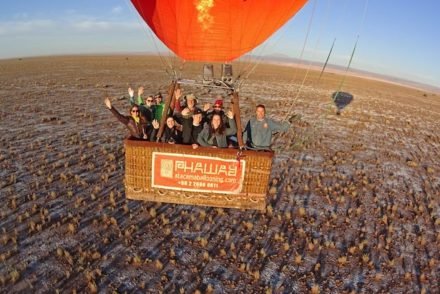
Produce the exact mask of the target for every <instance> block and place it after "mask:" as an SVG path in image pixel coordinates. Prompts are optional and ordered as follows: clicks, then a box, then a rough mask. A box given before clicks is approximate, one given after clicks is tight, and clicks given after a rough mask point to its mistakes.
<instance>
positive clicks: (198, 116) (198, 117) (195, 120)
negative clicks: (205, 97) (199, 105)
mask: <svg viewBox="0 0 440 294" xmlns="http://www.w3.org/2000/svg"><path fill="white" fill-rule="evenodd" d="M192 117H193V125H196V126H197V125H199V124H200V122H201V121H202V114H201V113H198V114H193V116H192Z"/></svg>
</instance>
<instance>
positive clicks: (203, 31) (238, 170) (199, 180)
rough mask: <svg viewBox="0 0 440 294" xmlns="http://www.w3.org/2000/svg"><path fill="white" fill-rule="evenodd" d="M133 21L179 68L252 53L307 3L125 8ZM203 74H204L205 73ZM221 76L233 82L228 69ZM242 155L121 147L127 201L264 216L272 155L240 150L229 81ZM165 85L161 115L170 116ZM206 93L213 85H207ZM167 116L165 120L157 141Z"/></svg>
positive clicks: (139, 1) (136, 144) (145, 0)
mask: <svg viewBox="0 0 440 294" xmlns="http://www.w3.org/2000/svg"><path fill="white" fill-rule="evenodd" d="M131 2H132V4H133V5H134V7H135V8H136V10H137V11H138V13H139V15H140V16H141V17H142V19H143V20H144V21H145V23H146V24H147V25H148V26H149V28H150V29H151V30H152V31H153V32H154V34H155V35H156V36H157V38H159V39H160V40H161V41H162V42H163V43H164V44H165V45H166V46H167V47H168V48H169V49H170V50H171V51H172V52H174V53H175V54H176V55H177V56H178V57H180V58H181V59H183V60H185V61H203V62H230V61H232V60H234V59H236V58H239V57H240V56H242V55H243V54H246V53H247V52H249V51H251V50H252V49H254V48H255V47H257V46H258V45H260V44H261V43H263V42H264V41H265V40H266V39H267V38H269V37H270V36H271V35H272V34H273V33H274V32H275V31H276V30H278V29H279V28H280V27H281V26H282V25H283V24H285V23H286V22H287V21H288V20H289V19H291V18H292V17H293V16H294V15H295V14H296V13H297V12H298V11H299V10H300V9H301V8H302V7H303V6H304V5H305V3H306V2H307V0H278V1H273V0H258V1H256V0H252V1H251V0H167V1H164V0H131ZM206 69H208V72H209V67H208V68H205V70H206ZM223 71H224V72H225V73H228V72H229V74H227V75H229V76H230V75H231V74H232V68H231V65H230V64H226V65H224V66H223ZM216 82H218V81H214V83H213V84H214V85H216V86H219V85H220V86H222V87H225V88H226V89H227V90H228V91H229V93H230V94H231V95H232V97H233V100H232V103H233V110H234V114H235V121H236V124H237V137H238V143H239V146H240V149H238V150H237V149H235V150H234V149H221V150H220V149H214V150H213V149H212V148H203V147H200V148H198V149H195V150H194V149H192V148H191V146H185V145H170V144H164V143H158V142H144V141H132V140H126V141H125V150H126V152H125V161H126V164H125V188H126V196H127V198H129V199H138V200H147V201H159V202H170V203H181V204H194V205H206V206H218V207H233V208H250V209H258V210H264V209H265V208H266V194H267V191H268V181H269V176H270V173H271V166H272V158H273V156H274V154H273V152H257V151H251V150H244V149H243V148H241V147H243V146H244V144H243V140H242V137H241V134H242V127H241V120H240V107H239V95H238V91H237V88H236V86H235V85H234V83H233V82H232V81H231V80H227V79H225V78H224V77H222V80H220V84H219V83H216ZM181 83H183V82H182V81H181V80H179V79H178V78H174V79H173V81H172V82H171V85H170V88H169V92H168V96H167V100H166V103H165V109H166V111H168V113H172V111H173V105H174V104H175V101H174V100H175V97H174V93H175V89H177V88H178V87H179V85H180V84H181ZM208 86H212V84H210V85H208ZM166 117H167V115H163V117H162V121H161V123H160V125H161V128H160V130H159V133H158V137H159V138H160V136H161V134H162V132H163V128H164V125H165V119H166Z"/></svg>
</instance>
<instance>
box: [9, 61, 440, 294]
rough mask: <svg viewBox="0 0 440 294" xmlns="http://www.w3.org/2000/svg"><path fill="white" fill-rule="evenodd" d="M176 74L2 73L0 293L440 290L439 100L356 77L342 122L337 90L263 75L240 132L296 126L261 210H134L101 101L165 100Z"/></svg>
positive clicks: (119, 67) (335, 83) (87, 67)
mask: <svg viewBox="0 0 440 294" xmlns="http://www.w3.org/2000/svg"><path fill="white" fill-rule="evenodd" d="M166 61H167V60H164V59H163V58H155V57H144V56H122V55H121V56H76V57H44V58H25V59H16V60H1V61H0V72H1V75H0V104H1V109H0V135H1V136H0V138H1V139H0V203H1V210H0V228H1V229H0V244H1V246H0V292H3V293H16V292H35V293H44V292H52V293H53V292H55V291H60V292H63V293H69V292H90V293H95V292H104V293H107V292H113V291H116V292H118V293H119V292H121V293H123V292H130V293H131V292H136V293H138V292H139V293H160V292H163V293H176V292H177V293H295V292H299V293H304V292H311V293H350V292H364V293H371V292H393V293H439V292H440V287H439V284H438V281H439V280H440V265H439V258H440V256H439V248H440V246H439V243H440V131H439V130H440V95H438V94H433V93H428V92H423V91H420V90H415V89H409V88H405V87H401V86H397V85H391V84H387V83H383V82H379V81H373V80H366V79H360V78H356V77H347V79H346V80H345V82H344V83H343V86H342V87H341V90H343V91H346V92H349V93H351V94H352V95H353V96H354V99H353V101H352V102H351V104H349V105H348V106H347V107H346V108H345V109H344V110H343V111H342V114H341V115H335V107H334V105H333V103H332V100H331V95H332V93H334V92H335V91H337V90H339V87H340V84H341V81H342V80H343V77H342V76H340V75H337V74H330V73H328V74H325V75H324V77H323V78H322V79H321V80H318V75H319V72H306V70H305V69H294V68H291V67H281V66H274V65H264V64H260V65H259V66H258V67H257V68H256V69H255V71H253V72H252V74H251V75H250V76H249V78H248V79H247V80H246V82H245V83H244V84H243V86H242V88H241V90H240V97H241V103H242V107H241V109H242V120H243V122H246V121H247V119H248V118H249V117H250V116H251V115H252V113H253V110H254V106H255V105H256V104H259V103H263V104H266V107H267V112H268V115H269V116H271V117H273V118H275V119H279V120H282V119H284V118H285V117H286V116H291V115H294V116H295V120H294V123H293V127H292V129H291V130H290V131H289V132H288V133H287V134H282V135H278V136H277V137H276V138H275V141H274V146H273V148H274V150H275V151H276V157H275V159H274V164H273V171H272V174H271V180H270V182H269V185H268V197H267V209H266V211H265V212H259V211H252V210H237V209H221V208H210V207H202V206H186V205H174V204H166V203H154V202H141V201H132V200H127V199H126V198H125V195H124V185H123V179H124V148H123V138H124V137H125V135H126V130H125V128H124V126H123V125H121V124H120V123H118V122H117V121H116V120H115V118H114V117H113V116H112V115H111V114H110V112H109V111H108V110H107V109H106V108H105V107H104V104H103V99H104V97H105V96H110V97H111V98H112V100H113V104H114V105H115V106H116V108H118V109H119V110H120V111H121V112H125V111H127V107H128V102H127V98H126V97H127V88H128V87H129V86H132V87H135V88H137V87H138V86H144V87H145V92H146V94H148V93H151V94H154V93H156V92H158V91H162V92H163V93H166V91H167V88H168V85H169V83H170V78H169V76H168V75H167V73H166V71H165V70H164V68H166V63H165V62H166ZM174 66H175V67H179V66H180V65H177V64H174ZM247 68H249V65H246V64H237V65H234V70H236V71H237V72H240V71H242V70H244V69H247ZM199 72H201V70H199V67H198V65H185V66H184V68H183V75H182V76H188V77H189V78H197V77H198V76H199V75H200V74H199ZM184 88H185V91H187V92H188V91H194V92H196V93H197V95H198V96H199V97H201V99H200V100H201V101H202V102H208V101H209V102H212V101H213V99H214V98H213V97H214V94H215V93H214V92H210V93H208V90H207V89H199V88H195V89H190V87H185V86H184Z"/></svg>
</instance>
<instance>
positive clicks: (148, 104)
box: [139, 95, 156, 122]
mask: <svg viewBox="0 0 440 294" xmlns="http://www.w3.org/2000/svg"><path fill="white" fill-rule="evenodd" d="M139 109H140V111H141V113H142V115H143V116H145V118H146V119H147V121H148V122H152V121H153V120H154V117H155V112H156V105H155V103H154V98H153V96H151V95H150V96H148V97H147V98H145V99H144V103H143V105H140V106H139Z"/></svg>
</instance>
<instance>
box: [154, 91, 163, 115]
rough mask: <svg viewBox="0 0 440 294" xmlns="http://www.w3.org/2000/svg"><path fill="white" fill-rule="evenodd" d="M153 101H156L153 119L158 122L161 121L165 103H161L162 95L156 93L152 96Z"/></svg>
mask: <svg viewBox="0 0 440 294" xmlns="http://www.w3.org/2000/svg"><path fill="white" fill-rule="evenodd" d="M154 99H155V100H156V101H155V102H156V106H155V112H154V119H156V120H157V121H160V120H161V119H162V115H163V112H164V109H165V103H164V102H163V101H162V94H161V93H158V94H157V95H155V96H154Z"/></svg>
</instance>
